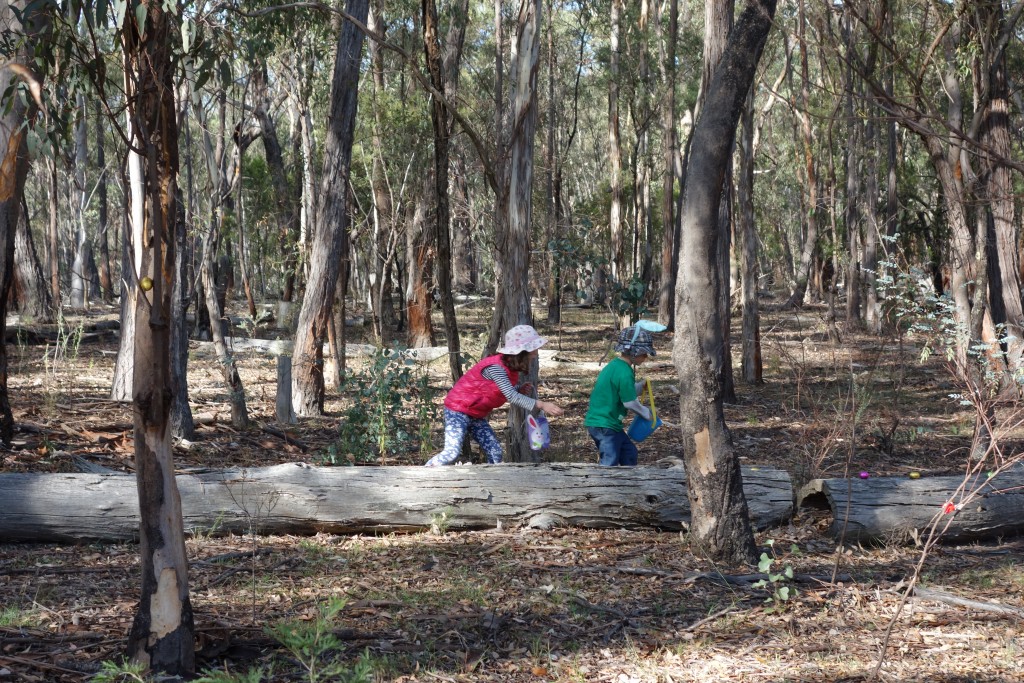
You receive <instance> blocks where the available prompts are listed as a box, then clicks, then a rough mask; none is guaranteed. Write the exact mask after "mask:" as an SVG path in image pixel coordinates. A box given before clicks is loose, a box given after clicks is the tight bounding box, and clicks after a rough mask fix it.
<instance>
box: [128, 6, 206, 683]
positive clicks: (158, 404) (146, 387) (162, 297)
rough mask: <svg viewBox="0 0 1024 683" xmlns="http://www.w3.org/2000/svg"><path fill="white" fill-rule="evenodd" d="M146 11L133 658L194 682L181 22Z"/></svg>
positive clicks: (139, 78) (137, 33)
mask: <svg viewBox="0 0 1024 683" xmlns="http://www.w3.org/2000/svg"><path fill="white" fill-rule="evenodd" d="M147 10H148V11H147V12H146V19H145V25H144V26H139V25H138V23H137V16H138V15H137V14H136V13H134V12H129V13H128V15H126V18H125V28H124V36H123V46H124V66H125V85H126V88H125V90H126V93H125V94H126V98H125V99H126V104H127V114H128V117H129V135H128V137H129V141H130V142H131V145H132V146H133V147H134V148H135V149H138V150H142V151H143V152H144V156H143V157H142V158H141V159H140V168H141V171H142V179H143V188H144V193H143V201H144V204H143V211H144V215H145V218H146V220H145V221H144V222H137V223H134V224H133V225H132V228H133V233H134V244H133V246H134V249H135V261H134V267H135V268H136V269H137V270H136V275H137V277H138V278H139V289H140V291H139V292H138V298H137V300H136V302H137V303H136V306H135V311H134V313H135V364H134V369H135V371H134V377H133V391H132V399H133V407H134V421H135V470H136V476H135V479H136V485H137V490H138V500H139V511H140V515H139V516H140V526H139V539H140V547H139V553H140V556H141V569H142V591H141V595H140V598H139V605H138V610H137V612H136V614H135V620H134V623H133V624H132V629H131V633H130V634H129V636H128V653H129V655H130V656H131V657H132V659H134V660H135V661H137V662H139V663H141V664H143V665H144V666H145V667H146V668H147V669H150V670H153V671H157V672H161V673H166V674H170V675H175V676H184V677H189V676H191V675H192V674H193V673H194V672H195V626H194V623H193V617H192V606H191V603H190V601H189V588H188V557H187V555H186V552H185V533H184V527H183V525H182V517H181V500H180V498H179V495H178V488H177V482H176V480H175V477H174V458H173V449H172V446H171V432H170V424H169V417H170V410H171V404H172V401H173V397H174V390H173V387H172V386H171V371H170V366H171V358H170V346H171V344H170V333H171V328H172V325H171V319H170V317H171V310H172V301H171V297H172V293H173V292H174V281H175V275H176V272H175V246H176V244H175V243H176V240H175V236H174V226H175V224H176V222H177V209H176V203H177V194H178V193H177V177H178V130H177V125H176V108H175V102H174V88H175V81H174V67H173V62H172V59H171V46H172V44H173V43H174V40H173V39H172V27H173V26H174V22H175V17H174V16H172V15H168V14H167V13H166V12H165V11H164V9H163V3H160V2H156V1H155V0H151V1H150V2H149V3H148V4H147ZM133 208H135V207H133Z"/></svg>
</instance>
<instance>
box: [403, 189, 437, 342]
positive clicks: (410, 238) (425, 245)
mask: <svg viewBox="0 0 1024 683" xmlns="http://www.w3.org/2000/svg"><path fill="white" fill-rule="evenodd" d="M416 197H417V199H416V209H415V210H414V211H413V214H412V222H411V223H410V224H409V227H408V228H407V229H406V263H407V264H408V284H407V286H406V302H407V303H406V312H407V313H408V316H409V331H408V335H407V338H406V343H407V344H408V346H409V348H413V349H419V348H423V347H426V346H436V345H437V336H436V335H435V334H434V323H433V320H432V319H431V309H432V308H433V296H432V295H431V289H432V287H431V283H432V282H433V280H434V269H433V266H434V262H435V261H436V258H435V254H434V245H435V244H436V241H435V240H434V239H433V237H434V235H433V234H432V232H431V230H430V226H429V225H428V223H429V222H430V221H431V220H433V219H434V216H433V215H432V212H431V211H430V209H429V207H430V206H431V205H432V204H433V201H432V200H433V197H434V192H433V182H432V176H431V174H430V173H427V174H426V175H425V177H424V178H423V184H422V186H421V187H420V191H419V192H418V193H417V195H416Z"/></svg>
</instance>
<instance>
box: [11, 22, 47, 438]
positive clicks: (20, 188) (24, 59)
mask: <svg viewBox="0 0 1024 683" xmlns="http://www.w3.org/2000/svg"><path fill="white" fill-rule="evenodd" d="M46 28H47V21H46V19H45V17H44V15H43V13H42V11H41V9H40V8H39V6H37V5H34V4H33V3H29V2H14V3H4V5H3V6H2V7H0V29H2V30H3V33H4V34H5V36H14V37H15V38H16V37H17V36H24V38H25V40H24V44H22V45H21V46H20V48H19V49H17V50H16V51H13V52H12V53H6V52H5V54H4V55H3V57H4V58H5V59H6V60H8V61H7V63H6V64H5V65H4V68H2V69H0V92H7V91H8V89H11V90H13V88H14V84H15V80H16V78H17V77H18V76H21V77H22V78H25V79H27V80H30V81H32V82H33V83H34V84H36V85H38V82H37V81H36V77H35V75H33V74H32V71H31V70H30V68H29V67H28V66H26V64H34V62H33V61H31V60H32V54H33V45H32V43H33V42H34V41H35V39H36V38H37V37H38V36H39V34H40V33H41V32H42V31H44V30H46ZM15 38H12V40H14V42H15V43H16V42H17V40H16V39H15ZM5 105H6V106H5V107H4V108H3V112H4V113H3V114H2V116H0V155H2V156H0V160H2V163H0V340H3V339H5V338H6V337H7V300H8V295H9V293H10V289H11V281H12V279H13V272H14V241H15V234H16V233H17V230H18V222H19V221H20V220H21V215H22V212H23V202H24V196H23V195H24V191H25V178H26V176H27V175H28V163H29V159H28V143H27V135H28V124H29V122H31V120H32V119H33V118H34V117H35V106H34V105H26V104H25V102H24V101H23V100H22V99H21V97H19V96H17V95H16V94H13V93H12V94H11V95H10V96H9V99H8V100H7V101H6V102H5ZM13 434H14V414H13V412H12V411H11V402H10V396H9V394H8V391H7V345H6V344H4V343H0V442H2V443H3V445H4V446H10V444H11V437H12V436H13Z"/></svg>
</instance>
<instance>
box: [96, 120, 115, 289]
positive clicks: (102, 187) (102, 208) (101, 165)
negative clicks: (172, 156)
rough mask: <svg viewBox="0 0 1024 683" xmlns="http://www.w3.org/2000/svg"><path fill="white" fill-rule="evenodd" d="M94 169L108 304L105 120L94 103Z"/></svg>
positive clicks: (102, 272)
mask: <svg viewBox="0 0 1024 683" xmlns="http://www.w3.org/2000/svg"><path fill="white" fill-rule="evenodd" d="M95 116H96V168H97V170H98V171H99V178H97V179H96V182H97V183H98V187H97V188H96V220H97V223H98V225H97V226H96V228H97V229H96V246H97V247H98V249H99V271H100V290H101V291H102V295H103V301H105V302H106V303H110V302H111V301H113V299H114V280H113V277H112V275H111V272H110V239H109V237H108V231H107V227H108V225H109V220H108V213H109V210H108V205H107V159H106V149H105V143H104V129H103V121H104V120H105V119H104V117H103V116H102V114H101V111H100V104H99V102H98V101H97V102H96V111H95Z"/></svg>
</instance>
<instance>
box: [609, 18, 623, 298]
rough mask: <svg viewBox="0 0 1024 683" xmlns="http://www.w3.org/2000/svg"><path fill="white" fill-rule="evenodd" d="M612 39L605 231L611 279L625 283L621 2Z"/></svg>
mask: <svg viewBox="0 0 1024 683" xmlns="http://www.w3.org/2000/svg"><path fill="white" fill-rule="evenodd" d="M611 2H612V7H611V17H610V18H609V21H610V22H611V37H610V39H609V45H608V49H609V51H610V54H609V57H608V60H609V61H608V173H609V178H608V182H609V185H610V186H611V209H610V213H609V215H608V230H609V234H610V235H611V245H612V259H611V266H612V280H614V281H615V282H618V283H620V284H622V283H624V282H625V280H626V248H625V239H624V236H623V231H622V139H621V137H622V136H621V134H620V132H619V30H620V24H621V19H620V18H621V15H622V0H611Z"/></svg>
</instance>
